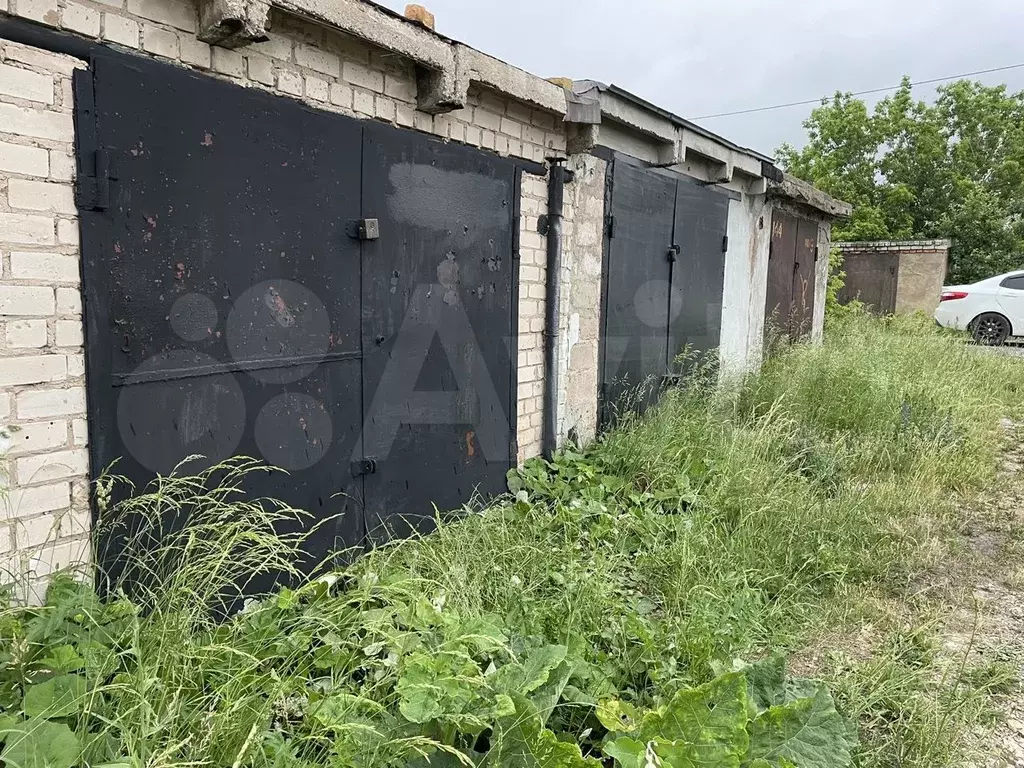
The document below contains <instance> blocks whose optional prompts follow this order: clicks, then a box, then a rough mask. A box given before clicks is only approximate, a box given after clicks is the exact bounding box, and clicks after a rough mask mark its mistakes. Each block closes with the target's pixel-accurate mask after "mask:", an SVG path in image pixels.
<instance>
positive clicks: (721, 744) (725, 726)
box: [597, 658, 857, 768]
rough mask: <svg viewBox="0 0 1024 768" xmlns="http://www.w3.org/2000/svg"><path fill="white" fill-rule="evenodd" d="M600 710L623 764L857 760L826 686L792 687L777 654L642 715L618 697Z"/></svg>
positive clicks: (823, 766) (820, 765)
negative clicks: (623, 703) (619, 700)
mask: <svg viewBox="0 0 1024 768" xmlns="http://www.w3.org/2000/svg"><path fill="white" fill-rule="evenodd" d="M597 714H598V718H599V719H600V720H601V722H602V724H603V725H604V726H605V727H606V728H607V729H608V733H609V736H608V740H607V741H606V743H605V745H604V753H605V754H606V755H607V756H609V757H612V758H614V760H615V761H616V764H617V765H620V766H622V768H646V767H647V766H648V765H651V764H654V765H660V766H664V768H691V767H692V768H697V767H698V766H708V768H710V767H711V766H716V767H717V766H722V768H728V766H733V767H734V768H740V766H776V767H777V768H783V767H784V766H787V765H797V766H806V768H837V767H838V766H847V765H851V764H852V762H853V754H852V751H853V749H854V748H855V747H856V746H857V736H856V734H855V733H854V731H853V728H852V725H851V724H850V723H849V721H847V720H846V719H844V718H843V717H842V716H841V715H840V714H839V713H838V712H837V711H836V708H835V702H834V701H833V700H832V696H831V694H830V693H829V692H828V689H827V688H825V687H824V686H823V685H821V684H815V683H811V682H810V681H793V682H792V683H789V684H787V682H786V681H785V677H784V667H783V665H782V663H781V660H779V659H774V658H773V659H769V660H767V661H765V662H762V663H761V664H758V665H754V666H753V667H747V668H745V669H741V670H740V671H735V672H728V673H726V674H723V675H721V676H720V677H718V678H715V679H714V680H712V681H711V682H709V683H707V684H705V685H702V686H700V687H699V688H696V689H691V690H682V691H679V692H678V693H677V694H676V695H675V696H674V697H672V699H671V700H670V701H669V702H668V703H667V704H665V705H664V706H662V707H659V708H658V709H656V710H654V711H651V712H646V713H644V714H643V715H639V714H638V713H636V712H635V711H632V710H631V709H627V708H626V707H624V706H623V705H622V704H621V702H610V703H608V704H605V705H604V706H602V707H599V708H598V713H597ZM652 758H656V760H652Z"/></svg>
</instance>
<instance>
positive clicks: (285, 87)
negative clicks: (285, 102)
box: [277, 69, 302, 96]
mask: <svg viewBox="0 0 1024 768" xmlns="http://www.w3.org/2000/svg"><path fill="white" fill-rule="evenodd" d="M277 89H278V90H279V91H281V92H282V93H288V94H291V95H292V96H301V95H302V75H300V74H299V73H298V72H292V71H290V70H286V69H283V70H281V71H280V72H278V73H277Z"/></svg>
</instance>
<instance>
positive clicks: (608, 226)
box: [604, 214, 615, 240]
mask: <svg viewBox="0 0 1024 768" xmlns="http://www.w3.org/2000/svg"><path fill="white" fill-rule="evenodd" d="M604 234H605V237H607V238H608V239H609V240H610V239H612V238H613V237H615V217H614V216H612V215H611V214H609V215H608V216H605V217H604Z"/></svg>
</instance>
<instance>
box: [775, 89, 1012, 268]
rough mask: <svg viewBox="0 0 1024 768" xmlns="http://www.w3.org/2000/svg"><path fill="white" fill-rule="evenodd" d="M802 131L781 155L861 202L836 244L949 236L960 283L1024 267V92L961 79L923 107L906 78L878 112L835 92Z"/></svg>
mask: <svg viewBox="0 0 1024 768" xmlns="http://www.w3.org/2000/svg"><path fill="white" fill-rule="evenodd" d="M804 127H805V128H806V129H807V136H808V140H807V143H806V145H805V146H804V147H803V148H802V149H800V150H797V149H795V148H794V147H792V146H790V145H783V146H782V147H780V148H779V150H778V152H777V157H778V160H779V162H780V163H781V164H782V165H783V167H785V168H786V169H787V170H788V171H789V172H790V173H792V174H794V175H796V176H798V177H800V178H802V179H805V180H807V181H810V182H812V183H813V184H815V185H816V186H818V187H820V188H821V189H823V190H825V191H826V192H828V193H829V194H831V195H833V196H835V197H838V198H840V199H842V200H846V201H847V202H849V203H852V204H853V205H854V212H853V216H852V217H851V218H850V219H849V220H848V221H846V222H843V223H840V224H839V225H837V226H836V228H835V237H836V239H837V240H839V239H842V240H907V239H931V238H950V239H952V240H953V243H954V246H953V250H952V253H951V264H950V277H949V282H954V283H968V282H973V281H975V280H980V279H983V278H985V277H990V276H992V275H994V274H998V273H1000V272H1005V271H1007V270H1010V269H1014V268H1017V267H1020V266H1024V264H1022V262H1024V93H1012V94H1011V93H1008V92H1007V90H1006V87H1005V86H985V85H982V84H980V83H976V82H971V81H968V80H961V81H958V82H955V83H950V84H948V85H945V86H942V87H940V88H939V89H938V97H937V98H936V100H935V101H934V102H933V103H926V102H924V101H919V100H915V99H914V98H913V95H912V87H911V84H910V81H909V79H907V78H904V80H903V85H902V86H901V87H900V88H899V90H898V91H897V92H896V93H895V94H893V95H892V96H889V97H888V98H885V99H883V100H882V101H880V102H879V103H878V104H877V105H876V106H875V108H874V110H869V109H868V107H867V105H866V104H865V103H864V102H863V101H862V100H860V99H856V98H854V97H853V96H852V95H850V94H842V93H837V94H836V95H835V96H834V97H833V98H832V99H831V100H825V101H823V102H822V104H821V106H820V107H817V108H816V109H815V110H814V111H813V112H812V113H811V116H810V117H809V118H808V119H807V121H806V122H805V123H804Z"/></svg>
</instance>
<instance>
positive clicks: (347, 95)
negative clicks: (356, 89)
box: [331, 83, 352, 109]
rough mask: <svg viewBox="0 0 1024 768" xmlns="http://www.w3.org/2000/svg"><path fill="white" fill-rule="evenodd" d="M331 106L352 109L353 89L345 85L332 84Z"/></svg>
mask: <svg viewBox="0 0 1024 768" xmlns="http://www.w3.org/2000/svg"><path fill="white" fill-rule="evenodd" d="M331 104H336V105H337V106H339V107H345V108H346V109H351V108H352V89H351V88H349V87H348V86H347V85H345V84H344V83H331Z"/></svg>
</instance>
